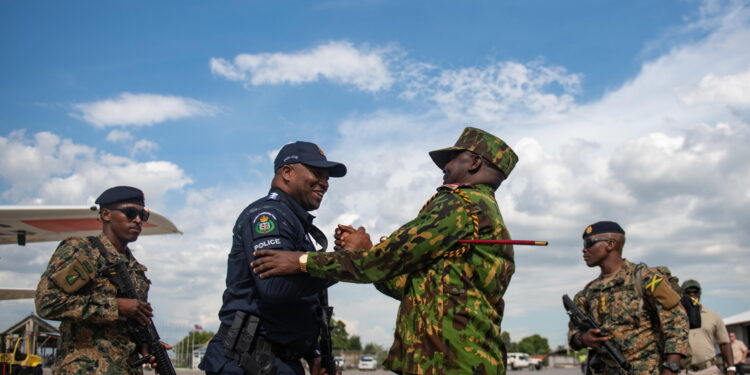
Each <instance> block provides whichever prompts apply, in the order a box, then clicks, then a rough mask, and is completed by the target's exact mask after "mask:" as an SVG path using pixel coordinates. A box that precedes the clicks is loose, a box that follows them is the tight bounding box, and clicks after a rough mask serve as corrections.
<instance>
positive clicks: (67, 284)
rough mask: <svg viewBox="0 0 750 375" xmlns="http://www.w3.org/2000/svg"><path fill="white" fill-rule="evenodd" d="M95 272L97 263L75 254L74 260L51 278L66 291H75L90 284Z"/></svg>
mask: <svg viewBox="0 0 750 375" xmlns="http://www.w3.org/2000/svg"><path fill="white" fill-rule="evenodd" d="M95 274H96V263H94V262H93V261H92V260H90V259H88V258H86V257H85V256H83V255H81V254H75V255H74V256H73V260H72V261H71V262H70V263H69V264H68V265H67V266H65V267H63V268H62V269H60V270H59V271H57V272H55V273H54V274H52V276H51V278H52V281H54V282H55V284H56V285H57V286H58V287H60V289H62V290H63V291H65V293H74V292H76V291H77V290H79V289H81V288H82V287H83V286H84V285H86V284H88V282H89V281H91V279H93V278H94V275H95Z"/></svg>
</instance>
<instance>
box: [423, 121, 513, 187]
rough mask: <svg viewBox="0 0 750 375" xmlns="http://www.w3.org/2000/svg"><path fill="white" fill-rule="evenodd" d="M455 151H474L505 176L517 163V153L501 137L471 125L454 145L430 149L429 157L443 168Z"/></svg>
mask: <svg viewBox="0 0 750 375" xmlns="http://www.w3.org/2000/svg"><path fill="white" fill-rule="evenodd" d="M455 151H471V152H474V153H475V154H477V155H479V156H481V157H483V158H485V159H487V160H488V161H490V162H491V163H492V164H494V165H495V166H496V167H497V168H498V169H500V170H501V171H502V172H503V173H504V174H505V177H506V178H507V177H508V175H510V172H511V171H512V170H513V167H515V166H516V163H518V155H516V153H515V152H514V151H513V149H511V148H510V146H508V144H506V143H505V142H503V140H502V139H500V138H498V137H495V136H494V135H492V134H490V133H487V132H486V131H484V130H482V129H477V128H472V127H467V128H466V129H464V132H463V133H461V136H460V137H458V140H457V141H456V145H455V146H453V147H448V148H443V149H440V150H435V151H430V157H431V158H432V161H434V162H435V164H437V166H438V167H439V168H440V169H443V167H445V164H447V163H448V162H449V161H450V160H451V156H453V153H454V152H455Z"/></svg>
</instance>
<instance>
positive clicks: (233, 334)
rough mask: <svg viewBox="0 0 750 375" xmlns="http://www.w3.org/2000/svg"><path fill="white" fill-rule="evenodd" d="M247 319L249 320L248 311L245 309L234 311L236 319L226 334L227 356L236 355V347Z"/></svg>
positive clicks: (225, 350)
mask: <svg viewBox="0 0 750 375" xmlns="http://www.w3.org/2000/svg"><path fill="white" fill-rule="evenodd" d="M245 320H247V313H245V312H244V311H237V312H235V313H234V321H233V322H232V326H231V327H230V328H229V332H228V333H227V334H226V336H224V354H225V355H226V356H227V357H230V358H234V357H235V353H236V351H235V347H236V345H237V340H238V339H239V338H240V333H241V332H242V327H244V326H245Z"/></svg>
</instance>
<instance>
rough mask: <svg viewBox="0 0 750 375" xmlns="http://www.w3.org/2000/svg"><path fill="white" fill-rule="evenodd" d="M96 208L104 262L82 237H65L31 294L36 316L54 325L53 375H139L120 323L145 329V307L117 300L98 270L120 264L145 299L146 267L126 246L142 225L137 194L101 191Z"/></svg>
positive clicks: (148, 312)
mask: <svg viewBox="0 0 750 375" xmlns="http://www.w3.org/2000/svg"><path fill="white" fill-rule="evenodd" d="M96 203H97V204H99V205H100V212H99V215H100V219H101V222H102V233H101V234H99V236H97V237H96V238H98V240H99V241H101V243H102V244H103V245H104V247H105V248H106V250H107V253H108V254H107V255H108V257H107V258H106V259H105V258H104V257H103V256H102V253H101V252H100V251H99V249H98V248H97V247H96V245H95V244H93V243H92V242H90V241H89V240H88V239H86V238H80V237H71V238H68V239H66V240H64V241H62V242H61V243H60V245H59V246H58V247H57V249H56V250H55V252H54V254H53V255H52V258H51V259H50V261H49V265H48V266H47V269H46V271H44V273H43V274H42V277H41V280H40V281H39V286H37V291H36V298H35V303H36V311H37V314H39V316H41V317H42V318H45V319H52V320H59V321H60V336H61V344H60V348H59V350H58V351H57V355H56V357H55V363H54V365H53V366H52V372H53V373H54V374H80V375H83V374H142V370H141V369H140V367H138V368H132V367H131V366H130V365H129V363H131V362H133V361H134V360H137V359H138V353H139V351H140V350H138V349H139V348H136V344H135V343H134V342H133V340H132V339H131V337H130V334H129V332H128V327H127V325H126V323H125V320H123V319H120V318H121V317H128V318H132V319H136V320H137V321H138V322H140V323H141V324H148V323H149V321H150V320H149V319H150V317H151V316H153V315H152V309H151V306H150V305H149V304H148V303H146V302H143V301H139V300H136V299H125V298H117V289H116V287H115V285H114V284H113V283H112V282H110V280H109V279H108V278H107V277H105V276H104V275H102V274H100V272H99V270H101V269H102V268H104V267H106V266H107V265H109V264H114V263H117V262H120V261H122V262H126V264H127V265H128V269H129V270H130V277H131V279H132V280H133V285H134V286H135V288H136V290H137V292H138V294H139V295H140V296H141V297H143V299H144V300H145V299H146V298H145V297H146V296H147V295H148V290H149V285H150V284H151V281H149V279H148V278H146V274H145V272H146V267H145V266H143V265H142V264H140V263H138V261H137V260H136V259H135V258H134V257H133V254H132V253H131V251H130V249H128V247H127V244H128V243H129V242H133V241H135V240H136V239H138V236H139V235H140V232H141V226H142V224H143V222H145V221H146V220H148V211H146V210H145V209H144V207H143V206H144V199H143V192H141V191H140V190H138V189H136V188H133V187H129V186H117V187H113V188H110V189H108V190H106V191H105V192H104V193H102V195H101V196H99V198H98V199H97V200H96Z"/></svg>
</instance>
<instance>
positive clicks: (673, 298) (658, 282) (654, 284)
mask: <svg viewBox="0 0 750 375" xmlns="http://www.w3.org/2000/svg"><path fill="white" fill-rule="evenodd" d="M644 289H645V290H646V293H648V294H651V295H652V296H654V299H656V302H657V303H658V304H660V305H662V306H664V308H665V309H667V310H671V309H673V308H674V307H675V306H677V305H678V304H679V303H680V295H679V294H677V292H675V291H674V289H672V286H671V285H669V281H667V280H665V277H664V276H663V275H660V274H658V273H654V274H652V275H651V277H650V278H649V279H648V282H647V283H646V284H645V285H644Z"/></svg>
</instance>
